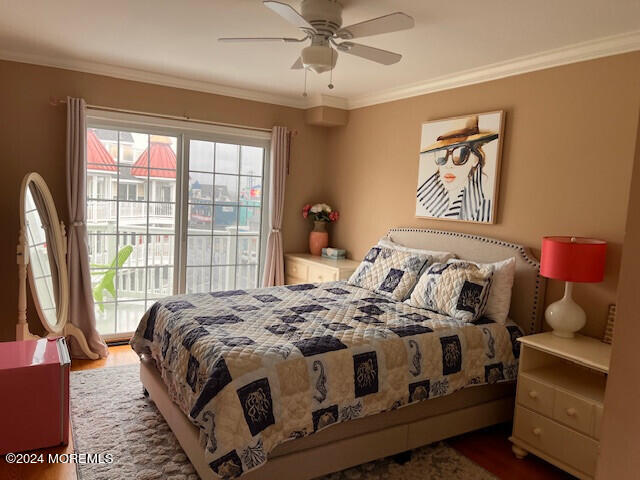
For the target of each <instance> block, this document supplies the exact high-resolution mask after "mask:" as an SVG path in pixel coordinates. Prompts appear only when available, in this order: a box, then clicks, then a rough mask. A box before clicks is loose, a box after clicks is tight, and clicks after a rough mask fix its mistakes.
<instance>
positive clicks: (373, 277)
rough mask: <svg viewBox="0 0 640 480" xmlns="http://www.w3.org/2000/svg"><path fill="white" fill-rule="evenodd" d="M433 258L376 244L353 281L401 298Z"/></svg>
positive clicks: (397, 298)
mask: <svg viewBox="0 0 640 480" xmlns="http://www.w3.org/2000/svg"><path fill="white" fill-rule="evenodd" d="M431 261H432V260H431V257H430V256H429V255H422V254H417V253H410V252H401V251H399V250H395V249H392V248H385V247H380V246H376V247H373V248H372V249H371V250H369V252H368V253H367V255H366V256H365V257H364V260H362V263H360V265H359V266H358V268H357V269H356V271H355V272H353V275H351V278H349V283H350V284H351V285H354V286H356V287H362V288H366V289H368V290H372V291H374V292H376V293H379V294H381V295H386V296H387V297H390V298H391V299H393V300H397V301H401V300H404V299H405V298H406V296H407V294H408V293H409V292H410V291H411V289H412V288H413V287H414V286H415V284H416V282H417V281H418V277H419V276H420V273H421V272H422V270H423V269H424V268H425V266H426V265H428V264H429V263H430V262H431Z"/></svg>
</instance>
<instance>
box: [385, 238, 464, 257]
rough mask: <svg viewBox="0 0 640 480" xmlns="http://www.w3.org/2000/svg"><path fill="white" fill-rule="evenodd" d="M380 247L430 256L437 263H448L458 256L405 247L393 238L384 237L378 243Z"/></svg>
mask: <svg viewBox="0 0 640 480" xmlns="http://www.w3.org/2000/svg"><path fill="white" fill-rule="evenodd" d="M378 246H380V247H385V248H393V249H395V250H399V251H401V252H409V253H417V254H421V255H429V256H430V257H432V258H433V261H434V262H437V263H446V261H447V260H449V259H450V258H456V254H455V253H451V252H440V251H438V250H423V249H421V248H412V247H405V246H404V245H401V244H399V243H396V242H394V241H393V239H391V237H388V236H384V237H382V238H381V239H380V240H379V241H378Z"/></svg>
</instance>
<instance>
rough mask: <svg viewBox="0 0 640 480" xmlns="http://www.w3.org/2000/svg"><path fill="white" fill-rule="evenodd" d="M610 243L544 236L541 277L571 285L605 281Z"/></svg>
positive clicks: (591, 239)
mask: <svg viewBox="0 0 640 480" xmlns="http://www.w3.org/2000/svg"><path fill="white" fill-rule="evenodd" d="M606 253H607V242H604V241H602V240H596V239H594V238H581V237H543V238H542V254H541V258H540V274H541V275H542V276H543V277H547V278H555V279H557V280H565V281H567V282H601V281H602V278H603V277H604V262H605V256H606Z"/></svg>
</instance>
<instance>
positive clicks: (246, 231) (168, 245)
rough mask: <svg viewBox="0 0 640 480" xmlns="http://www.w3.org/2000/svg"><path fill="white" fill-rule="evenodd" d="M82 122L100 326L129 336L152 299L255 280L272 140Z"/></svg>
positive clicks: (254, 282)
mask: <svg viewBox="0 0 640 480" xmlns="http://www.w3.org/2000/svg"><path fill="white" fill-rule="evenodd" d="M118 127H119V126H118V125H117V124H116V125H115V126H114V125H112V124H107V125H106V126H105V125H98V124H96V125H91V126H90V128H88V130H87V172H86V174H87V228H88V234H89V261H90V268H91V281H92V291H93V296H94V301H95V308H96V320H97V327H98V331H99V332H100V333H101V334H102V335H103V336H105V337H106V338H115V337H127V336H130V334H131V333H132V332H133V331H134V330H135V328H136V327H137V324H138V322H139V320H140V317H141V316H142V315H143V313H144V312H145V311H146V309H148V308H149V307H150V306H151V305H152V304H153V303H154V302H155V300H156V299H157V298H161V297H166V296H169V295H173V294H177V293H195V292H209V291H215V290H229V289H240V288H253V287H256V286H257V285H258V279H259V278H260V273H261V264H262V257H263V253H262V250H263V248H264V240H265V238H266V236H265V235H263V228H264V227H265V225H266V221H264V217H265V216H266V213H267V206H266V205H265V202H264V199H265V198H267V197H266V196H265V188H264V183H265V182H264V178H265V175H266V174H267V172H268V158H267V157H268V155H267V152H268V148H267V147H268V140H266V139H265V138H259V139H252V138H250V137H246V136H245V137H234V136H232V135H228V134H225V135H215V134H207V135H200V136H198V137H196V136H194V135H193V133H192V132H189V131H187V130H180V129H176V128H167V129H165V130H162V129H158V128H157V127H154V128H149V129H146V131H145V129H144V128H138V127H136V128H131V127H129V128H118Z"/></svg>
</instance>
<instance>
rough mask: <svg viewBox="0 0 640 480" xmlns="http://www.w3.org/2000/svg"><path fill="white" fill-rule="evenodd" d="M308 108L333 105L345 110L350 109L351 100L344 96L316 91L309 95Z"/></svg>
mask: <svg viewBox="0 0 640 480" xmlns="http://www.w3.org/2000/svg"><path fill="white" fill-rule="evenodd" d="M308 98H309V100H308V102H307V108H314V107H332V108H341V109H343V110H348V109H349V100H347V99H346V98H342V97H334V96H332V95H324V94H322V93H316V94H313V95H311V96H310V97H308Z"/></svg>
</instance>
